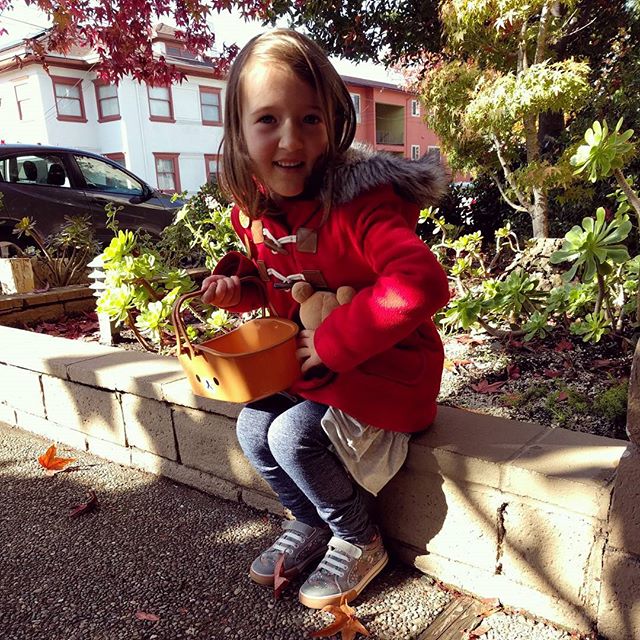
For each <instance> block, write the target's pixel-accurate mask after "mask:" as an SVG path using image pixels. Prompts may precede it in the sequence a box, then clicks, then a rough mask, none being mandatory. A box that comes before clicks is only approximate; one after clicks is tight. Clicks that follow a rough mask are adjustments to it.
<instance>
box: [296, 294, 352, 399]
mask: <svg viewBox="0 0 640 640" xmlns="http://www.w3.org/2000/svg"><path fill="white" fill-rule="evenodd" d="M355 295H356V290H355V289H354V288H353V287H338V290H337V291H336V293H333V292H332V291H315V290H314V288H313V287H312V286H311V285H310V284H309V283H308V282H296V283H295V284H294V285H293V287H292V288H291V296H292V297H293V299H294V300H295V301H296V302H298V303H299V304H300V312H299V313H300V322H301V323H302V326H303V327H304V328H305V329H310V330H312V331H315V330H316V329H317V328H318V327H319V326H320V325H321V324H322V321H323V320H324V319H325V318H326V317H327V316H328V315H329V314H330V313H331V312H332V311H333V310H334V309H336V308H337V307H339V306H340V305H341V304H347V302H351V300H352V299H353V296H355ZM334 376H335V373H334V372H333V371H330V370H329V369H328V368H327V367H326V366H325V365H320V366H317V367H313V368H311V369H310V370H309V371H307V372H306V373H305V374H304V376H303V382H302V383H301V384H302V385H303V386H304V387H306V388H312V387H313V388H315V387H319V386H322V385H324V384H327V383H328V382H329V381H331V379H332V378H333V377H334ZM299 384H300V383H299Z"/></svg>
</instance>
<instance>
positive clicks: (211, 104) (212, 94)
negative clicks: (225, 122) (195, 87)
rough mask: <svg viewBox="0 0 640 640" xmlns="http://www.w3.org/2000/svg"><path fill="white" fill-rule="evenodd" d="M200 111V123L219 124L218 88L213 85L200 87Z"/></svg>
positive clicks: (220, 121) (220, 119)
mask: <svg viewBox="0 0 640 640" xmlns="http://www.w3.org/2000/svg"><path fill="white" fill-rule="evenodd" d="M200 112H201V113H202V124H207V125H221V124H222V115H221V113H220V89H216V88H215V87H200Z"/></svg>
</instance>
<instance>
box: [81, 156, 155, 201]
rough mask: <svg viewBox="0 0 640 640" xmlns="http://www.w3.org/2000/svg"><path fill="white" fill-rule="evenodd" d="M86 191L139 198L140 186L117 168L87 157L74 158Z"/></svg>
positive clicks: (141, 192) (141, 189) (140, 193)
mask: <svg viewBox="0 0 640 640" xmlns="http://www.w3.org/2000/svg"><path fill="white" fill-rule="evenodd" d="M74 158H75V159H76V162H77V163H78V167H79V169H80V172H81V173H82V176H83V177H84V180H85V182H86V183H87V188H88V189H95V190H98V191H109V192H111V193H122V194H125V195H131V196H141V195H143V193H144V190H143V187H142V184H141V183H140V182H138V181H137V180H134V179H133V178H132V177H131V176H130V175H128V174H127V173H125V172H124V171H121V170H120V169H118V168H117V167H114V166H113V165H111V164H109V163H108V162H103V161H102V160H99V159H98V158H91V157H89V156H74Z"/></svg>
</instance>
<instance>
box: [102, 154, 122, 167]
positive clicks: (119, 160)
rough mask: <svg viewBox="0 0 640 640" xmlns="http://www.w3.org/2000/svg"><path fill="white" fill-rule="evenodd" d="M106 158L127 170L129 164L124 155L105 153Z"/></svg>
mask: <svg viewBox="0 0 640 640" xmlns="http://www.w3.org/2000/svg"><path fill="white" fill-rule="evenodd" d="M103 155H104V157H105V158H109V160H113V161H114V162H117V163H118V164H119V165H120V166H121V167H124V168H125V169H126V168H127V163H126V161H125V159H124V153H105V154H103Z"/></svg>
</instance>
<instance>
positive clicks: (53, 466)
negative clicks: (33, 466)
mask: <svg viewBox="0 0 640 640" xmlns="http://www.w3.org/2000/svg"><path fill="white" fill-rule="evenodd" d="M56 452H57V449H56V445H55V444H52V445H51V446H50V447H49V448H48V449H47V450H46V452H45V453H43V454H42V455H41V456H40V457H39V458H38V462H39V463H40V466H41V467H44V469H45V473H46V474H47V475H48V476H53V475H55V474H56V473H59V472H60V471H64V469H65V467H68V466H69V465H70V464H71V463H72V462H75V461H76V459H75V458H58V457H57V456H56Z"/></svg>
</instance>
